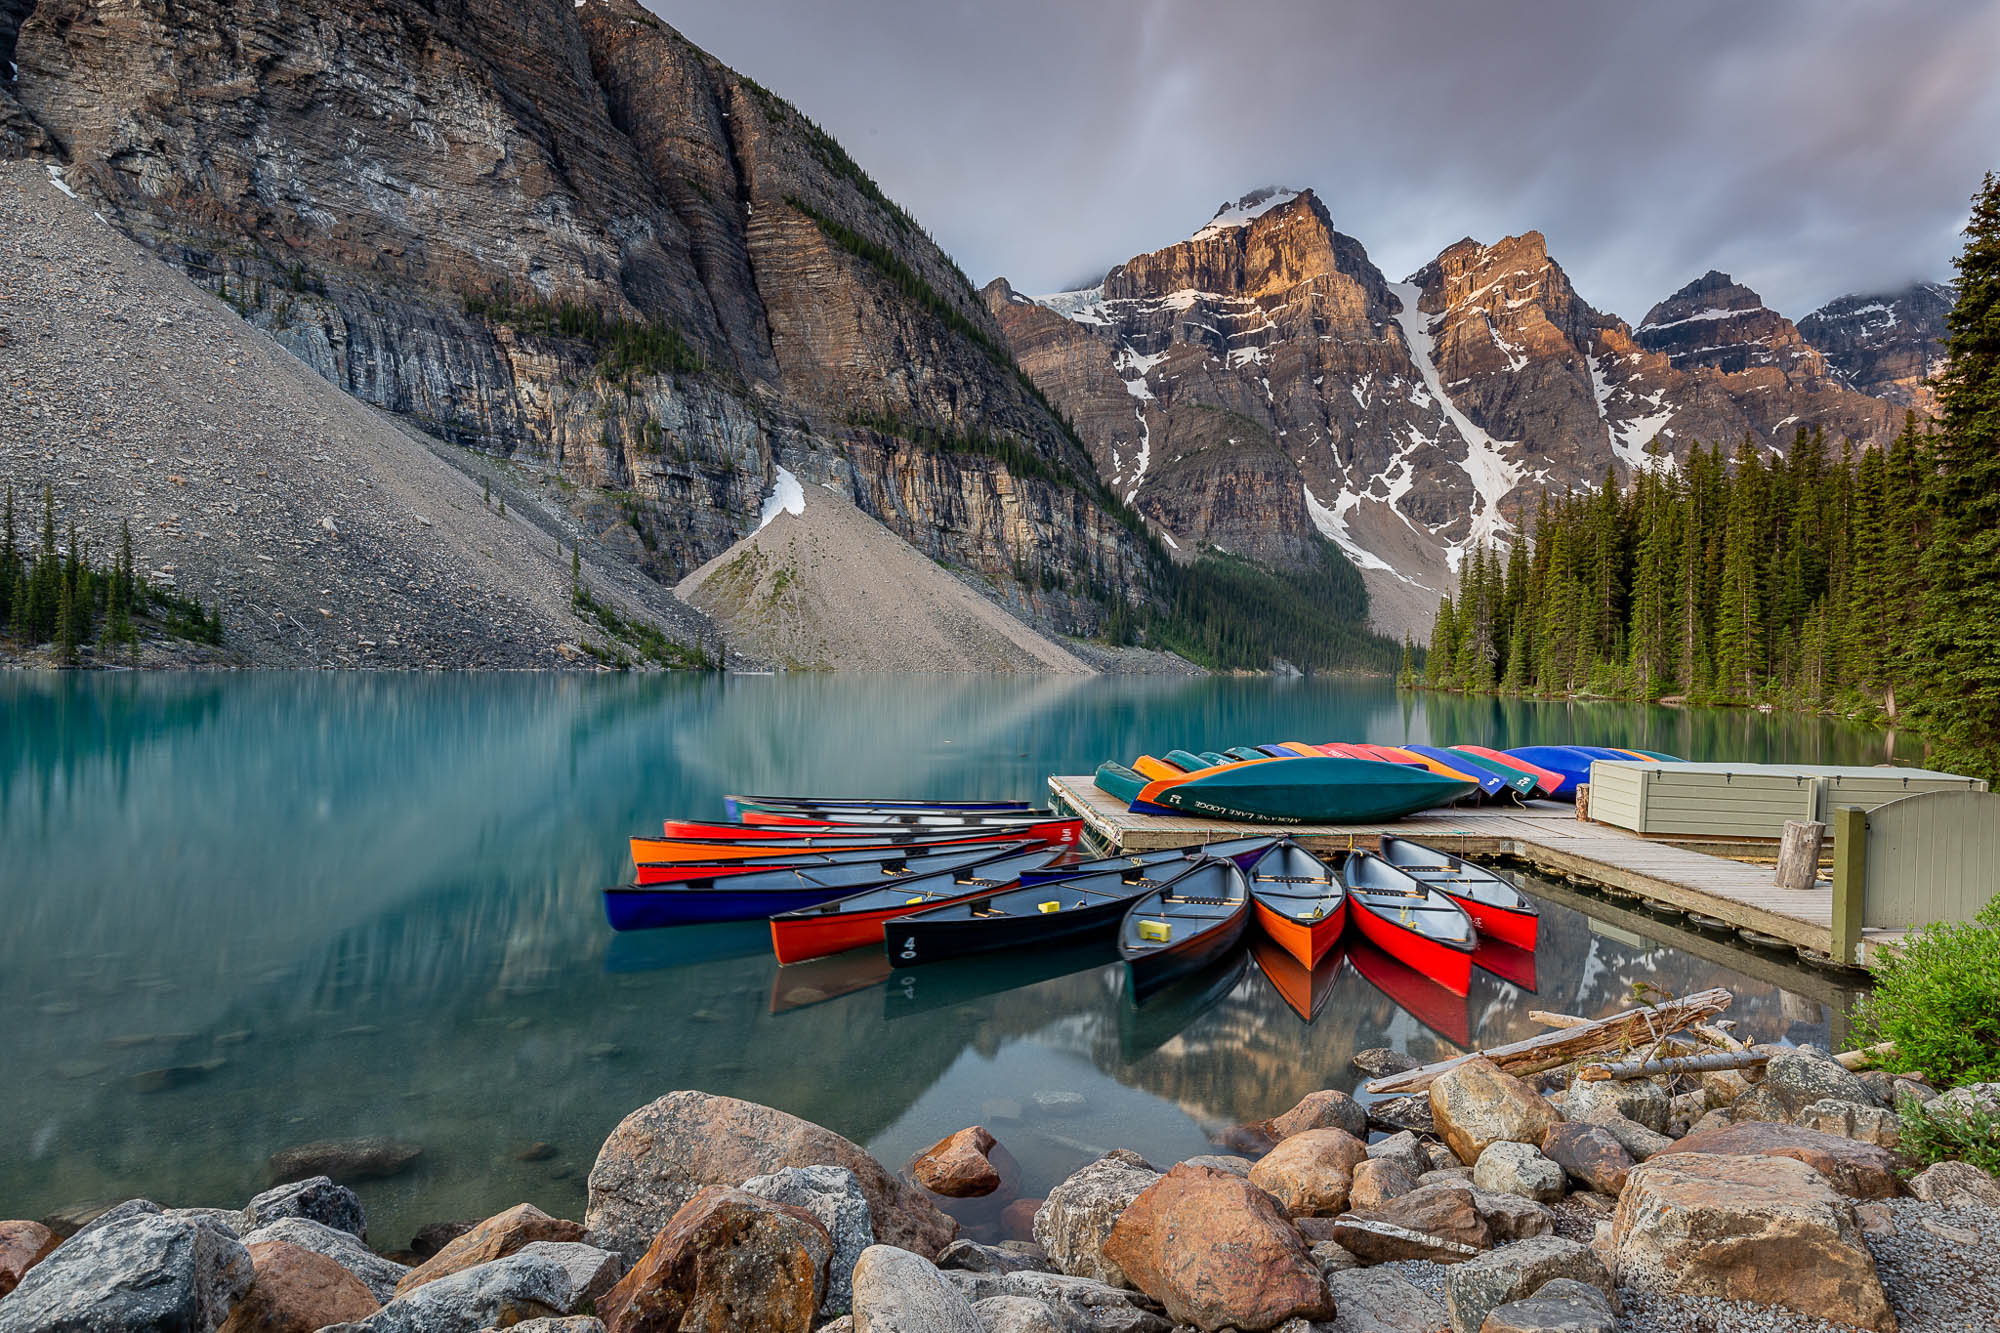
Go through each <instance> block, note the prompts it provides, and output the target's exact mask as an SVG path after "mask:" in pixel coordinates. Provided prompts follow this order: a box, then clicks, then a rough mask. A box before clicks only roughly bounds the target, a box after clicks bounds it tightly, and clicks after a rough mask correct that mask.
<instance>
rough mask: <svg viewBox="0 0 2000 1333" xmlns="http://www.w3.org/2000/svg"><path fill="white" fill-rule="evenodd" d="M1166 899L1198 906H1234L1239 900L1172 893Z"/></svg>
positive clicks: (1171, 901)
mask: <svg viewBox="0 0 2000 1333" xmlns="http://www.w3.org/2000/svg"><path fill="white" fill-rule="evenodd" d="M1165 901H1166V902H1170V903H1191V904H1193V905H1194V906H1196V907H1234V906H1236V902H1237V900H1236V899H1234V898H1182V897H1178V896H1176V895H1175V894H1171V893H1170V894H1168V895H1166V898H1165Z"/></svg>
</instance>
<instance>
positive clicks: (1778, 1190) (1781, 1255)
mask: <svg viewBox="0 0 2000 1333" xmlns="http://www.w3.org/2000/svg"><path fill="white" fill-rule="evenodd" d="M1611 1243H1612V1245H1613V1247H1614V1249H1615V1252H1616V1254H1617V1259H1618V1264H1617V1267H1618V1274H1619V1280H1620V1281H1621V1282H1622V1283H1624V1284H1625V1285H1626V1286H1628V1287H1631V1288H1634V1289H1635V1290H1640V1291H1656V1292H1681V1293H1685V1294H1688V1295H1694V1296H1716V1297H1721V1298H1722V1299H1724V1300H1739V1301H1754V1302H1757V1303H1760V1304H1764V1305H1781V1306H1784V1307H1785V1308H1787V1309H1791V1310H1797V1311H1798V1312H1799V1313H1801V1314H1805V1315H1811V1316H1813V1317H1815V1318H1820V1319H1830V1320H1835V1321H1839V1322H1845V1323H1851V1324H1858V1325H1860V1326H1861V1327H1863V1328H1869V1329H1874V1330H1877V1333H1891V1331H1892V1330H1894V1329H1895V1327H1896V1319H1895V1315H1894V1314H1892V1313H1891V1311H1890V1309H1889V1298H1888V1296H1887V1295H1886V1294H1885V1293H1884V1292H1883V1290H1882V1282H1881V1279H1880V1277H1879V1276H1878V1275H1877V1274H1876V1271H1875V1259H1874V1256H1873V1255H1872V1254H1870V1253H1869V1250H1868V1247H1867V1245H1866V1244H1864V1243H1863V1240H1862V1235H1861V1224H1860V1223H1859V1222H1858V1221H1857V1220H1856V1218H1855V1215H1854V1207H1853V1205H1852V1204H1850V1203H1849V1202H1848V1201H1847V1199H1846V1198H1844V1197H1843V1196H1841V1195H1840V1194H1838V1193H1836V1192H1835V1191H1834V1189H1833V1187H1832V1186H1831V1185H1829V1184H1828V1183H1827V1181H1826V1178H1825V1177H1824V1176H1822V1175H1820V1173H1819V1172H1817V1171H1815V1170H1813V1169H1812V1168H1811V1167H1809V1166H1807V1165H1806V1164H1805V1163H1804V1162H1799V1161H1794V1160H1792V1159H1790V1158H1787V1157H1763V1156H1757V1157H1749V1156H1724V1155H1719V1154H1708V1153H1667V1154H1663V1155H1662V1156H1659V1157H1656V1158H1654V1159H1652V1160H1651V1161H1648V1162H1642V1163H1640V1164H1639V1165H1638V1166H1637V1167H1635V1168H1633V1170H1632V1175H1631V1178H1630V1180H1628V1181H1627V1182H1626V1185H1625V1193H1624V1194H1623V1195H1621V1196H1620V1197H1619V1200H1618V1210H1617V1212H1616V1213H1615V1214H1614V1215H1613V1217H1612V1228H1611Z"/></svg>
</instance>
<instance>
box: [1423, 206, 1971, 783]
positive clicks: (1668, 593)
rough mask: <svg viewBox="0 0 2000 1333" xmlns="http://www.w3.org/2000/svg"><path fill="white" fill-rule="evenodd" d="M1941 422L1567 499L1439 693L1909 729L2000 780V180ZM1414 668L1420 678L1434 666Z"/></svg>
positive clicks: (1487, 563)
mask: <svg viewBox="0 0 2000 1333" xmlns="http://www.w3.org/2000/svg"><path fill="white" fill-rule="evenodd" d="M1965 237H1966V243H1965V249H1964V250H1963V252H1962V253H1961V254H1960V256H1959V258H1958V262H1957V267H1958V274H1959V280H1958V284H1957V285H1958V292H1959V299H1958V303H1957V305H1956V306H1955V307H1954V308H1953V309H1952V311H1951V313H1950V315H1949V316H1947V318H1946V327H1947V329H1948V331H1949V336H1948V338H1947V340H1946V361H1945V366H1944V369H1943V371H1942V373H1941V374H1940V375H1939V376H1937V377H1936V379H1935V380H1934V381H1933V382H1934V384H1935V386H1936V389H1937V395H1938V403H1939V407H1940V415H1939V418H1938V421H1937V422H1936V424H1935V425H1934V426H1933V427H1931V428H1929V429H1925V430H1919V429H1918V427H1917V424H1916V420H1915V418H1914V416H1911V417H1906V418H1905V421H1904V426H1903V431H1902V434H1901V435H1899V436H1898V437H1897V438H1896V440H1895V442H1894V443H1893V444H1892V445H1891V446H1890V447H1889V448H1888V449H1886V450H1876V449H1864V450H1859V451H1857V450H1855V449H1853V448H1852V447H1851V446H1843V448H1842V450H1841V456H1840V457H1839V458H1838V459H1837V460H1836V459H1830V458H1829V452H1828V448H1827V445H1826V442H1825V441H1824V439H1823V438H1822V437H1821V436H1820V434H1819V433H1818V432H1817V431H1815V432H1813V433H1812V434H1809V435H1808V434H1804V433H1801V434H1800V435H1799V436H1798V438H1797V441H1796V442H1795V443H1794V445H1793V447H1792V450H1791V452H1790V454H1789V455H1788V456H1775V455H1773V456H1770V457H1766V456H1765V451H1764V450H1762V449H1761V448H1759V447H1758V446H1756V445H1755V444H1753V443H1752V442H1751V441H1749V440H1745V441H1744V443H1743V444H1742V445H1741V446H1739V448H1738V449H1737V451H1736V454H1735V457H1734V458H1733V459H1731V458H1725V457H1724V455H1723V452H1722V450H1721V448H1720V447H1717V448H1713V449H1707V450H1704V449H1701V448H1696V449H1695V450H1694V451H1693V453H1692V455H1691V456H1690V457H1689V459H1688V462H1687V465H1686V467H1684V468H1671V467H1665V466H1653V467H1648V468H1646V469H1643V470H1642V471H1641V472H1640V474H1639V476H1638V477H1637V478H1636V480H1635V481H1634V483H1633V485H1632V486H1631V488H1630V489H1629V490H1627V491H1624V492H1620V491H1619V489H1618V488H1617V486H1616V484H1615V478H1614V477H1612V476H1611V475H1609V474H1607V475H1606V477H1605V481H1604V485H1603V487H1602V488H1601V489H1598V490H1595V491H1588V492H1584V493H1581V494H1577V493H1570V494H1565V495H1563V496H1560V497H1551V496H1547V495H1545V496H1544V497H1543V498H1542V502H1541V504H1540V506H1539V507H1538V510H1537V513H1536V516H1535V520H1534V523H1533V534H1534V540H1533V543H1532V546H1530V545H1528V544H1525V543H1523V544H1517V545H1516V546H1515V547H1514V549H1513V550H1512V551H1510V552H1509V554H1508V556H1507V559H1506V561H1505V563H1504V565H1503V563H1502V562H1501V560H1500V558H1499V557H1498V556H1497V555H1495V554H1494V553H1493V552H1491V551H1480V552H1476V553H1474V554H1473V555H1471V556H1470V557H1469V558H1468V560H1467V563H1466V567H1465V568H1464V570H1463V571H1462V576H1461V581H1460V587H1459V595H1458V597H1457V599H1456V600H1455V601H1454V600H1453V599H1450V598H1447V599H1445V601H1444V602H1443V604H1442V605H1441V606H1440V607H1439V609H1438V617H1437V621H1436V623H1435V625H1434V627H1433V629H1432V634H1431V644H1430V653H1429V656H1428V659H1427V660H1426V662H1425V664H1424V668H1423V680H1424V683H1426V684H1428V685H1432V686H1436V687H1439V688H1446V689H1467V690H1475V691H1494V690H1498V691H1509V692H1524V693H1540V694H1577V693H1592V694H1603V695H1611V696H1617V697H1625V698H1648V699H1652V698H1660V697H1662V696H1666V695H1670V694H1682V695H1686V696H1687V697H1689V698H1691V699H1693V700H1695V701H1698V702H1716V703H1742V702H1755V701H1771V702H1778V703H1786V704H1792V705H1797V706H1805V707H1827V706H1833V707H1839V708H1843V709H1846V710H1849V711H1855V712H1864V713H1865V712H1869V711H1874V710H1879V711H1881V712H1883V713H1887V714H1890V715H1892V716H1893V715H1894V714H1895V713H1896V712H1897V710H1898V707H1899V704H1902V703H1906V704H1907V705H1908V713H1909V716H1910V718H1911V719H1912V721H1913V722H1914V723H1915V724H1916V725H1917V727H1918V728H1919V729H1920V730H1921V732H1922V734H1923V736H1924V739H1925V741H1926V742H1927V743H1928V744H1929V745H1930V746H1931V747H1932V754H1931V758H1930V762H1931V763H1933V764H1934V765H1936V766H1938V767H1943V768H1949V769H1952V770H1954V771H1957V772H1964V773H1971V774H1975V775H1978V776H1982V777H1986V778H1988V779H1989V780H1992V781H1995V782H2000V179H1996V178H1995V177H1994V176H1993V175H1991V174H1988V175H1987V177H1986V179H1985V182H1984V185H1983V186H1982V188H1981V190H1980V193H1979V194H1978V195H1976V196H1974V198H1973V207H1972V220H1971V223H1970V225H1969V226H1968V227H1967V228H1966V231H1965ZM1411 656H1412V654H1410V653H1409V652H1407V651H1406V653H1405V658H1404V663H1405V666H1404V670H1405V676H1406V678H1408V677H1414V676H1415V674H1416V669H1415V666H1414V664H1413V663H1412V662H1411V660H1410V659H1411Z"/></svg>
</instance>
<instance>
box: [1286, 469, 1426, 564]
mask: <svg viewBox="0 0 2000 1333" xmlns="http://www.w3.org/2000/svg"><path fill="white" fill-rule="evenodd" d="M1301 489H1302V490H1303V491H1304V492H1305V497H1306V513H1307V515H1309V516H1310V517H1311V518H1312V523H1313V526H1314V527H1315V528H1318V529H1319V535H1320V536H1322V537H1324V538H1326V539H1327V540H1328V541H1330V542H1332V543H1333V544H1334V545H1335V546H1338V547H1339V548H1340V549H1341V552H1342V553H1343V554H1344V555H1346V556H1347V558H1348V559H1349V560H1351V561H1353V562H1354V567H1355V568H1356V569H1382V570H1387V571H1388V572H1389V573H1391V574H1395V573H1396V570H1395V568H1394V567H1393V566H1391V565H1390V563H1389V562H1388V561H1387V560H1384V559H1383V558H1382V557H1381V556H1379V555H1376V554H1375V553H1374V552H1373V551H1371V550H1369V549H1368V548H1367V547H1365V546H1363V545H1362V544H1361V543H1359V542H1357V541H1355V540H1354V538H1352V537H1350V536H1349V535H1348V533H1347V511H1348V510H1350V509H1352V508H1354V506H1356V505H1358V504H1360V503H1361V497H1360V496H1358V495H1356V494H1355V493H1354V492H1353V491H1349V490H1342V491H1341V493H1340V494H1339V495H1338V496H1336V497H1335V498H1334V506H1335V507H1334V508H1332V509H1328V508H1327V507H1326V506H1325V505H1323V504H1321V503H1320V502H1319V497H1318V496H1316V495H1314V494H1313V488H1312V487H1311V486H1304V487H1301ZM1397 577H1398V578H1401V577H1402V575H1400V574H1397Z"/></svg>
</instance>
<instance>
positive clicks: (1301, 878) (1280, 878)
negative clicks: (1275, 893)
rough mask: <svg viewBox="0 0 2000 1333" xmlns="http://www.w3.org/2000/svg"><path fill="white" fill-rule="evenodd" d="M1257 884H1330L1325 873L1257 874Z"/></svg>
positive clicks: (1330, 881)
mask: <svg viewBox="0 0 2000 1333" xmlns="http://www.w3.org/2000/svg"><path fill="white" fill-rule="evenodd" d="M1257 882H1258V883H1259V884H1331V883H1333V881H1332V880H1331V879H1329V878H1327V877H1326V876H1325V875H1259V876H1257Z"/></svg>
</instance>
